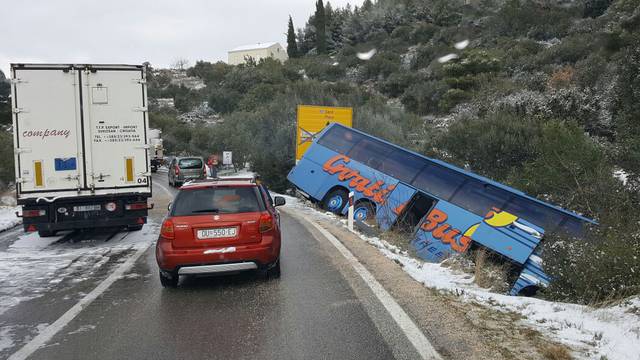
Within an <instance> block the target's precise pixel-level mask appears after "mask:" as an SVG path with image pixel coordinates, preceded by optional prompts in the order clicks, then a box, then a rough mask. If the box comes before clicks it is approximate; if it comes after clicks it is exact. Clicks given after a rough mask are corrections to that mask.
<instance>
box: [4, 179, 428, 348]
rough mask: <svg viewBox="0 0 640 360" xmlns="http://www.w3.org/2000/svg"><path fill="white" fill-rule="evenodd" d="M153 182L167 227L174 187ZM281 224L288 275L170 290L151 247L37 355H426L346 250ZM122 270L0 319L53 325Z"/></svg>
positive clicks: (199, 282) (288, 221) (155, 216)
mask: <svg viewBox="0 0 640 360" xmlns="http://www.w3.org/2000/svg"><path fill="white" fill-rule="evenodd" d="M154 184H155V185H154V202H155V204H156V209H155V210H154V211H152V213H151V220H153V221H154V222H156V224H159V223H160V222H161V220H162V217H163V216H164V214H165V213H166V207H167V204H168V202H169V201H170V199H171V195H172V194H174V193H175V190H174V189H172V188H170V187H169V186H168V184H167V182H166V175H164V174H156V175H155V176H154ZM281 221H282V228H283V248H282V277H281V278H280V279H268V280H267V279H263V278H260V277H258V276H257V275H256V274H255V273H243V274H238V275H233V276H227V277H207V278H186V279H183V280H182V282H181V284H180V286H179V288H177V289H163V288H162V287H161V285H160V282H159V279H158V270H157V265H156V263H155V257H154V251H153V245H151V246H150V247H149V248H148V249H147V250H146V251H145V252H144V254H143V255H142V256H141V257H140V258H139V259H138V260H137V261H136V262H135V265H134V266H133V268H132V269H131V270H130V271H129V272H127V273H126V274H125V275H124V276H122V277H121V278H119V279H118V280H117V281H115V282H114V283H113V284H111V286H110V287H109V288H108V289H107V290H106V291H105V292H104V293H102V294H101V295H100V296H99V297H98V298H97V299H96V300H95V301H93V302H92V303H91V304H89V305H88V306H86V307H84V308H83V309H82V310H81V311H80V312H79V314H78V315H77V316H76V317H75V318H74V319H73V320H71V321H70V322H68V323H64V324H63V326H61V327H60V329H58V330H57V331H56V333H55V335H53V336H52V337H51V339H49V340H48V341H46V343H45V344H44V345H43V346H41V347H40V348H38V349H37V350H36V351H35V352H33V353H32V354H31V355H30V356H29V359H65V360H67V359H92V360H99V359H391V358H404V359H411V358H417V354H416V353H415V351H414V349H413V348H412V347H411V345H410V343H409V342H408V341H407V339H406V338H405V337H404V336H402V335H401V331H400V330H399V328H398V327H397V325H395V323H394V322H393V321H392V319H391V317H390V316H389V315H388V314H386V312H385V310H384V308H383V306H382V305H381V304H379V303H378V302H377V300H375V297H374V296H373V295H372V294H371V293H370V291H368V289H367V288H366V286H364V285H363V283H361V280H359V279H358V278H357V277H356V276H355V275H354V273H353V271H352V270H350V269H349V267H348V266H346V265H345V264H344V263H343V262H341V261H340V256H339V255H338V254H337V251H336V250H335V249H334V248H332V247H331V246H330V245H328V244H326V243H324V242H323V241H322V240H321V239H320V238H319V236H318V234H313V233H312V232H313V231H312V230H310V229H309V228H308V227H306V226H304V225H303V224H301V223H300V221H299V220H296V219H295V218H293V217H291V216H289V215H287V214H285V213H283V215H282V219H281ZM7 235H9V234H7ZM9 236H10V235H9ZM0 245H1V244H0ZM121 256H122V258H123V259H125V258H126V256H130V254H128V253H127V254H122V255H121ZM114 261H116V262H117V261H118V260H117V259H116V260H114ZM113 268H114V267H106V266H105V267H104V270H103V271H102V273H100V272H98V273H97V274H96V275H95V276H94V278H93V281H85V282H82V283H80V284H79V285H76V286H70V287H66V288H63V289H62V290H60V289H57V290H55V289H54V290H51V291H50V293H48V294H46V295H44V296H42V297H40V298H38V299H35V300H32V301H28V302H26V303H22V304H20V305H19V306H17V307H16V308H12V309H10V310H8V311H7V312H6V313H5V314H3V315H2V316H1V317H0V322H2V323H3V324H4V325H7V324H11V323H12V322H15V323H21V324H25V323H28V324H31V325H32V329H33V326H35V325H37V324H40V323H43V324H44V325H46V324H52V323H54V321H56V319H58V318H59V317H60V316H61V315H62V314H63V313H64V312H65V311H67V310H68V309H69V308H70V307H71V306H73V305H74V303H75V302H76V301H77V299H79V298H80V297H79V296H72V295H73V294H74V293H78V292H79V293H80V294H81V295H82V294H86V293H87V292H89V291H90V290H91V289H92V287H94V286H96V285H97V284H98V283H99V282H100V281H101V280H102V279H104V278H105V277H106V276H108V275H109V271H112V269H113ZM70 294H71V295H70ZM31 331H32V332H33V330H31ZM31 337H33V336H31ZM29 338H30V337H29V336H26V337H25V339H26V341H28V340H29ZM26 341H25V343H26ZM17 345H19V346H15V347H14V348H10V350H11V352H4V353H0V354H1V355H5V356H9V355H11V354H12V352H13V351H17V350H19V348H20V346H24V343H22V344H17ZM0 357H2V356H0Z"/></svg>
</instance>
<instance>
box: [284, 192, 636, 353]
mask: <svg viewBox="0 0 640 360" xmlns="http://www.w3.org/2000/svg"><path fill="white" fill-rule="evenodd" d="M273 195H278V196H283V197H285V199H286V201H287V205H286V206H288V207H291V208H294V209H296V210H297V211H300V212H303V213H305V214H306V215H309V216H310V217H312V218H316V219H322V220H327V219H332V220H334V221H335V222H336V223H340V224H342V225H343V226H345V225H346V219H343V218H339V217H337V216H335V215H333V214H331V213H328V212H321V211H317V210H314V209H313V208H311V207H309V206H308V205H307V204H306V203H305V202H303V201H301V200H300V199H298V198H295V197H292V196H287V195H281V194H273ZM358 235H359V236H360V238H362V239H363V240H364V241H366V242H368V243H369V244H371V245H373V246H375V247H376V248H377V249H378V250H379V251H380V252H381V253H382V254H384V256H386V257H388V258H389V259H392V260H394V261H396V262H397V263H399V264H400V265H401V266H402V268H403V269H404V271H405V272H407V273H408V274H409V275H410V276H411V277H412V278H413V279H415V280H416V281H419V282H421V283H423V284H424V285H425V286H427V287H429V288H433V289H437V290H440V291H443V292H448V293H452V294H457V295H458V296H459V298H460V299H461V300H462V301H468V302H475V303H480V304H483V305H485V306H489V307H491V308H494V309H496V310H499V311H511V312H515V313H519V314H521V315H522V316H523V317H524V318H523V320H522V321H523V322H524V323H525V324H526V325H529V326H531V327H533V328H536V329H538V330H539V331H540V332H542V333H543V334H546V335H547V336H549V337H550V338H552V339H554V340H556V341H559V342H561V343H564V344H566V345H568V346H570V347H571V348H572V349H574V350H575V352H576V353H575V355H576V356H577V357H578V358H582V359H599V358H602V359H608V360H618V359H619V360H638V359H640V297H634V298H631V299H628V300H627V301H625V302H624V303H622V304H619V305H615V306H611V307H606V308H593V307H589V306H584V305H576V304H567V303H559V302H552V301H545V300H541V299H535V298H529V297H520V296H509V295H504V294H497V293H492V292H490V291H488V290H486V289H483V288H481V287H479V286H477V285H476V284H475V283H474V279H473V276H471V275H469V274H467V273H463V272H459V271H456V270H453V269H450V268H448V267H443V266H442V265H441V264H433V263H427V262H423V261H421V260H418V259H415V258H412V257H410V256H409V255H408V254H407V253H406V252H405V251H402V250H401V249H399V248H398V247H396V246H394V245H392V244H389V243H388V242H386V241H384V240H382V239H379V238H377V237H368V236H365V235H363V234H360V233H358Z"/></svg>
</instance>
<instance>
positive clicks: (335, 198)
mask: <svg viewBox="0 0 640 360" xmlns="http://www.w3.org/2000/svg"><path fill="white" fill-rule="evenodd" d="M348 202H349V195H348V194H347V192H346V191H345V190H343V189H334V190H331V192H329V193H328V194H327V196H325V197H324V199H323V200H322V208H323V209H325V210H327V211H331V212H332V213H334V214H342V209H344V207H345V206H346V205H347V203H348Z"/></svg>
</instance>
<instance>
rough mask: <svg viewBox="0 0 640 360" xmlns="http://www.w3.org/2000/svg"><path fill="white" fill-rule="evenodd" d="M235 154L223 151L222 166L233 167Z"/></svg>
mask: <svg viewBox="0 0 640 360" xmlns="http://www.w3.org/2000/svg"><path fill="white" fill-rule="evenodd" d="M232 156H233V153H232V152H231V151H223V152H222V165H232V164H233V161H232V160H233V157H232Z"/></svg>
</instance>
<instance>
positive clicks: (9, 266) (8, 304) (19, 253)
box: [0, 222, 159, 352]
mask: <svg viewBox="0 0 640 360" xmlns="http://www.w3.org/2000/svg"><path fill="white" fill-rule="evenodd" d="M158 231H159V229H158V225H157V224H154V223H151V222H150V223H149V224H146V225H145V226H144V228H143V229H142V230H141V231H135V232H125V231H122V232H118V233H115V234H114V232H111V233H109V231H95V232H91V233H88V234H83V235H79V236H77V237H75V236H74V239H68V240H67V239H66V238H65V236H66V237H69V236H67V234H69V233H64V234H61V235H60V236H54V237H49V238H41V237H39V236H38V234H37V233H28V234H24V233H22V232H19V233H18V234H19V235H17V236H19V238H18V239H17V240H16V241H14V242H13V243H10V244H9V245H8V246H3V245H6V243H0V314H2V313H4V312H6V311H7V310H9V309H11V308H12V307H14V306H16V305H18V304H20V303H21V302H24V301H28V300H32V299H36V298H39V297H42V296H44V295H46V294H47V293H48V292H50V291H52V290H54V289H56V288H59V289H64V290H66V289H69V288H73V286H74V284H78V283H81V282H84V281H87V280H92V279H96V277H98V273H99V272H102V273H103V275H105V269H104V268H103V267H104V266H108V267H107V268H106V269H107V271H106V274H108V273H110V272H111V271H112V270H111V269H112V268H115V267H117V266H119V265H120V264H121V263H124V262H125V261H126V260H127V258H128V257H129V256H131V255H133V253H135V251H136V250H138V249H141V248H146V247H148V246H149V245H150V244H152V243H153V242H154V241H155V240H156V237H157V234H158ZM7 241H9V240H7ZM101 269H102V270H101ZM76 295H77V296H78V297H82V296H84V295H85V294H82V293H78V294H76ZM67 296H68V295H67ZM71 296H75V295H71ZM42 325H43V326H44V327H46V325H48V324H42ZM14 330H15V329H13V327H12V326H11V325H7V326H2V327H0V352H2V350H3V349H7V348H10V347H12V346H13V345H14V343H15V342H16V340H19V339H14V338H13V337H14ZM38 332H39V330H38Z"/></svg>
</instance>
